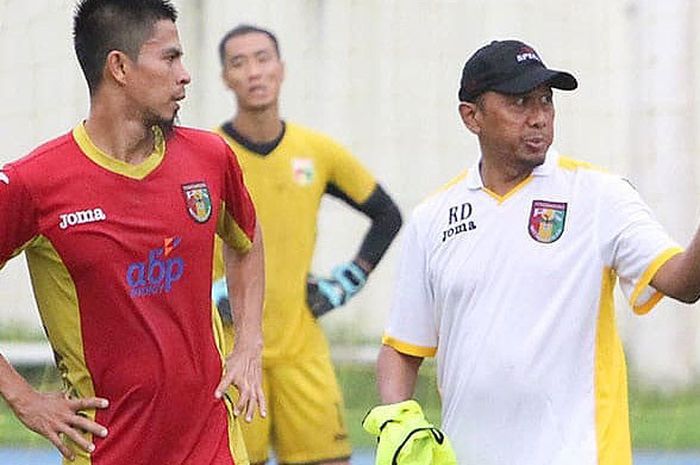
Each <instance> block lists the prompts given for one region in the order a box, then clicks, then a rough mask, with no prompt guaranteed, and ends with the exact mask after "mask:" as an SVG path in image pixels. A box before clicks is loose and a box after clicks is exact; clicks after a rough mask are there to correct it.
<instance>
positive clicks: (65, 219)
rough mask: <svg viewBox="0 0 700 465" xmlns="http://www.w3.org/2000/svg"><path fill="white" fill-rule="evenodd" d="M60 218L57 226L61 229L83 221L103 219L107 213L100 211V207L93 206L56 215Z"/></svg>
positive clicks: (92, 221) (89, 221)
mask: <svg viewBox="0 0 700 465" xmlns="http://www.w3.org/2000/svg"><path fill="white" fill-rule="evenodd" d="M58 216H59V218H61V222H60V223H59V224H58V227H59V228H61V229H66V228H69V227H71V226H77V225H79V224H84V223H94V222H95V221H104V220H106V219H107V215H105V212H103V211H102V209H101V208H93V209H91V210H81V211H77V212H72V213H64V214H62V215H58Z"/></svg>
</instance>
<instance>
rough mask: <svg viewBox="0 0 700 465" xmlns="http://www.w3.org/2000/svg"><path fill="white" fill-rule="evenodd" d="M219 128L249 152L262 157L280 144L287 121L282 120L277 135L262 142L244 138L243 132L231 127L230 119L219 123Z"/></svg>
mask: <svg viewBox="0 0 700 465" xmlns="http://www.w3.org/2000/svg"><path fill="white" fill-rule="evenodd" d="M221 129H222V130H223V131H224V132H225V133H226V134H227V135H228V136H229V137H230V138H231V139H233V140H235V141H236V142H238V143H239V144H241V145H242V146H243V147H245V148H247V149H248V150H250V151H251V152H254V153H255V154H257V155H260V156H262V157H264V156H266V155H269V154H270V153H271V152H272V151H273V150H275V149H276V148H277V146H278V145H280V142H282V138H283V137H284V134H285V133H286V132H287V123H285V122H284V121H282V132H280V135H279V136H277V137H276V138H275V139H274V140H271V141H270V142H262V143H257V142H253V141H251V140H250V139H246V137H245V136H243V134H241V133H240V132H238V131H236V128H234V127H233V123H231V121H227V122H225V123H224V124H222V125H221Z"/></svg>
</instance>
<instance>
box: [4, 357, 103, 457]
mask: <svg viewBox="0 0 700 465" xmlns="http://www.w3.org/2000/svg"><path fill="white" fill-rule="evenodd" d="M0 395H1V396H2V397H3V399H5V401H6V402H7V404H8V405H9V406H10V408H11V409H12V411H13V412H14V413H15V415H16V416H17V418H19V420H20V421H21V422H22V423H24V425H25V426H26V427H27V428H29V429H30V430H32V431H34V432H35V433H38V434H40V435H42V436H44V437H45V438H47V439H48V440H49V441H51V443H52V444H53V445H54V446H56V448H57V449H58V450H59V451H60V452H61V454H63V456H64V457H66V458H68V459H70V460H73V459H74V458H75V454H74V453H73V451H72V450H71V449H70V448H69V447H68V446H67V445H66V444H65V443H64V442H63V441H62V440H61V435H65V436H67V437H69V438H70V439H71V440H73V441H74V442H75V443H76V444H77V445H78V446H80V447H81V448H83V449H84V450H86V451H88V452H92V451H93V450H95V446H94V444H92V443H91V442H89V441H87V440H86V439H85V437H83V434H82V432H87V433H92V434H95V435H98V436H100V437H106V436H107V429H106V428H105V427H103V426H102V425H99V424H98V423H96V422H94V421H92V420H90V419H88V418H86V417H84V416H82V415H80V412H81V411H82V410H86V409H97V408H107V406H108V405H109V402H108V401H107V399H102V398H98V397H92V398H89V399H69V398H68V397H67V396H66V395H64V394H62V393H59V392H53V393H42V392H38V391H36V390H35V389H34V388H33V387H32V386H31V385H30V384H29V383H28V382H27V381H26V380H25V379H24V378H23V377H22V376H21V375H20V374H19V373H17V371H15V369H14V368H13V367H12V366H11V365H10V364H9V363H8V362H7V360H6V359H5V358H4V357H2V356H1V355H0Z"/></svg>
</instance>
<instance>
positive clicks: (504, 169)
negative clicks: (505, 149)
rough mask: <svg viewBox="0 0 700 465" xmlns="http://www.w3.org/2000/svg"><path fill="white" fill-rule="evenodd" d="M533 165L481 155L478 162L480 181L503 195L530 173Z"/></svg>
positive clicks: (492, 190)
mask: <svg viewBox="0 0 700 465" xmlns="http://www.w3.org/2000/svg"><path fill="white" fill-rule="evenodd" d="M532 170H533V167H531V166H525V165H522V164H516V163H507V162H503V161H500V160H499V161H494V160H492V159H489V158H488V157H484V156H482V158H481V162H480V163H479V173H480V174H481V181H482V182H483V184H484V187H486V188H487V189H488V190H490V191H491V192H493V193H495V194H497V195H500V196H503V195H506V194H507V193H508V192H510V191H512V190H513V189H514V188H515V187H516V186H518V185H519V184H520V183H521V182H523V181H524V180H525V179H527V177H528V176H530V175H531V174H532Z"/></svg>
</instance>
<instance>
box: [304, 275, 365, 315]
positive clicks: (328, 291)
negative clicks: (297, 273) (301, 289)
mask: <svg viewBox="0 0 700 465" xmlns="http://www.w3.org/2000/svg"><path fill="white" fill-rule="evenodd" d="M331 276H332V277H331V278H318V277H316V276H314V275H309V276H308V279H307V282H306V294H307V303H308V305H309V308H310V309H311V313H312V314H313V315H314V316H315V317H316V318H318V317H320V316H322V315H324V314H326V313H328V312H329V311H331V310H333V309H334V308H337V307H340V306H341V305H344V304H345V303H347V302H348V300H350V298H351V297H352V296H354V295H355V294H357V293H358V292H359V291H360V289H362V287H363V286H364V285H365V283H366V282H367V273H366V272H365V271H364V270H363V269H362V268H361V267H360V266H359V265H357V264H356V263H355V262H348V263H344V264H342V265H338V266H336V267H335V268H334V269H333V271H332V272H331Z"/></svg>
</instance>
